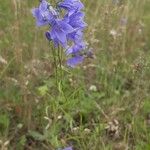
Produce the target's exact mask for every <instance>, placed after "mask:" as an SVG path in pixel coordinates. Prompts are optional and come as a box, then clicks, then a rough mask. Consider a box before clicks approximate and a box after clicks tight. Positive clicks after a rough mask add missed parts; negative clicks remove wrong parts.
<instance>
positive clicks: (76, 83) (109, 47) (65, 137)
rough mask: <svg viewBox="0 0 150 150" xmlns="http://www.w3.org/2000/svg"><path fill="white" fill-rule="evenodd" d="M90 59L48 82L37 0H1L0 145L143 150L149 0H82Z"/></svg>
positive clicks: (148, 148)
mask: <svg viewBox="0 0 150 150" xmlns="http://www.w3.org/2000/svg"><path fill="white" fill-rule="evenodd" d="M82 2H83V3H84V4H85V20H86V22H87V24H88V27H87V29H86V30H85V40H86V41H87V42H88V43H89V46H90V47H92V49H93V53H94V58H93V59H89V58H87V59H86V60H85V61H84V63H83V64H81V65H80V66H78V67H77V68H75V69H70V68H67V66H66V64H65V61H64V64H63V65H64V78H63V87H62V88H61V89H59V93H60V94H58V90H57V89H56V85H55V76H54V68H53V63H52V62H53V57H52V54H51V49H52V48H51V46H50V45H49V43H48V41H47V40H46V38H45V35H44V32H45V31H46V30H47V27H42V28H38V27H36V26H35V19H34V18H33V16H32V14H31V9H32V8H33V7H37V6H38V4H39V1H38V0H34V1H32V0H0V149H2V150H9V149H10V150H56V149H58V148H63V147H67V146H73V149H74V150H128V149H129V150H142V149H143V150H150V140H149V139H150V1H149V0H142V1H141V0H94V1H90V0H82Z"/></svg>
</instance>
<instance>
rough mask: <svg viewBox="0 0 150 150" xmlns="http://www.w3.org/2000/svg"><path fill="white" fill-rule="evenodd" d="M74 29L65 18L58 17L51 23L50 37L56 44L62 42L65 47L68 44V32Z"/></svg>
mask: <svg viewBox="0 0 150 150" xmlns="http://www.w3.org/2000/svg"><path fill="white" fill-rule="evenodd" d="M73 31H74V29H73V28H72V26H71V25H69V24H68V23H66V22H64V21H63V20H60V19H56V20H55V21H54V23H53V24H52V25H51V31H49V37H50V39H51V40H53V41H54V43H55V45H58V44H61V45H62V46H63V47H66V46H67V34H69V33H71V32H73Z"/></svg>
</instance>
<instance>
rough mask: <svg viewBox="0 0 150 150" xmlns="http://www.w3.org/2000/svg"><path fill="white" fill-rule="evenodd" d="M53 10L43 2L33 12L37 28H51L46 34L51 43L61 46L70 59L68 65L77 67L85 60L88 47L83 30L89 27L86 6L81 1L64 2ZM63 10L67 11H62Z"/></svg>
mask: <svg viewBox="0 0 150 150" xmlns="http://www.w3.org/2000/svg"><path fill="white" fill-rule="evenodd" d="M56 8H57V9H55V8H53V7H52V6H51V5H50V4H49V3H48V2H47V1H46V0H41V1H40V5H39V7H38V8H34V9H33V10H32V14H33V16H34V17H35V18H36V24H37V26H44V25H48V26H49V31H47V32H46V33H45V36H46V38H47V39H48V40H49V41H52V42H54V45H55V46H58V45H61V46H62V47H63V48H64V49H65V50H66V55H67V57H69V59H68V60H67V65H69V66H71V67H75V65H77V64H79V63H81V62H82V61H83V59H84V57H85V56H84V55H83V53H84V50H85V49H86V45H85V42H84V39H83V30H84V28H85V27H86V26H87V24H86V23H85V22H84V13H83V12H82V11H81V9H83V8H84V5H83V4H82V3H81V1H80V0H63V1H61V2H58V4H57V5H56ZM61 9H64V10H65V13H62V12H64V11H60V10H61ZM68 47H69V48H68Z"/></svg>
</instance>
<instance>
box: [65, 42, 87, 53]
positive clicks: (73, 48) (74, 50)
mask: <svg viewBox="0 0 150 150" xmlns="http://www.w3.org/2000/svg"><path fill="white" fill-rule="evenodd" d="M85 47H86V45H85V43H84V42H81V43H78V44H74V45H73V46H71V47H69V48H68V49H67V50H66V54H67V55H69V54H74V55H76V54H79V53H80V51H81V50H84V49H85Z"/></svg>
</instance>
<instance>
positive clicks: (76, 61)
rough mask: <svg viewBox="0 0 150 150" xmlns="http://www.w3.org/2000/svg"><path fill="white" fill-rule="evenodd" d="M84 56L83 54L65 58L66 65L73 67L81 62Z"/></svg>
mask: <svg viewBox="0 0 150 150" xmlns="http://www.w3.org/2000/svg"><path fill="white" fill-rule="evenodd" d="M83 59H84V57H83V56H80V55H79V56H74V57H72V58H69V59H68V60H67V65H68V66H70V67H72V68H74V67H75V66H76V65H78V64H80V63H82V61H83Z"/></svg>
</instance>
